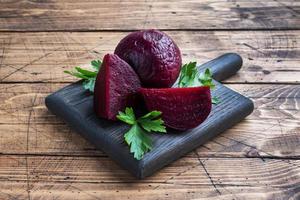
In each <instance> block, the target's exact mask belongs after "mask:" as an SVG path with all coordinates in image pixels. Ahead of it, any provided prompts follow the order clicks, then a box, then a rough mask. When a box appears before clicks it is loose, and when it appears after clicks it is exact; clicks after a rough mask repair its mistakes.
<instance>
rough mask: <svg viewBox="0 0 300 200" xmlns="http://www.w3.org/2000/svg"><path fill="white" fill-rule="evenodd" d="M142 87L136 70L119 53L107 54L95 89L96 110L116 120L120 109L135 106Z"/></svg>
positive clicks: (101, 115) (105, 116) (99, 113)
mask: <svg viewBox="0 0 300 200" xmlns="http://www.w3.org/2000/svg"><path fill="white" fill-rule="evenodd" d="M140 87H141V83H140V80H139V78H138V76H137V74H136V73H135V72H134V70H133V69H132V68H131V67H130V66H129V65H128V64H127V63H126V62H125V61H123V60H122V59H120V58H119V57H118V56H117V55H114V54H106V55H105V56H104V58H103V63H102V66H101V68H100V71H99V73H98V75H97V79H96V83H95V89H94V110H95V112H96V114H97V115H98V116H99V117H103V118H106V119H111V120H116V115H117V114H118V111H122V110H124V109H125V107H126V106H133V105H134V104H135V100H136V93H137V91H138V89H139V88H140Z"/></svg>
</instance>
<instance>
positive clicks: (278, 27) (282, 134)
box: [0, 0, 300, 200]
mask: <svg viewBox="0 0 300 200" xmlns="http://www.w3.org/2000/svg"><path fill="white" fill-rule="evenodd" d="M0 2H1V3H0V31H1V32H0V80H1V81H0V82H1V83H0V91H1V93H0V199H1V200H2V199H31V200H32V199H34V200H35V199H43V200H48V199H49V200H54V199H72V200H73V199H82V200H83V199H84V200H87V199H101V200H103V199H104V200H106V199H107V200H111V199H151V200H152V199H153V200H154V199H253V200H257V199H300V190H299V189H300V188H299V186H300V122H299V120H300V112H299V110H300V85H299V81H300V1H298V0H294V1H293V0H284V1H283V0H266V1H260V0H255V1H254V0H227V1H225V0H213V1H208V0H201V1H200V0H189V1H177V0H168V1H147V0H145V1H139V0H135V1H115V0H113V1H92V0H88V1H86V0H85V1H82V0H81V1H79V0H61V1H58V0H49V1H37V0H22V1H16V0H1V1H0ZM145 28H157V29H161V30H164V31H166V32H167V33H168V34H169V35H170V36H171V37H173V38H174V40H175V41H176V42H177V43H178V45H179V47H180V48H181V50H182V53H183V60H184V62H188V61H194V60H197V61H198V62H199V63H203V62H205V61H207V60H210V59H212V58H214V57H216V56H218V55H220V54H222V53H226V52H237V53H239V54H240V55H242V57H243V58H244V65H243V68H242V70H241V71H240V72H239V73H238V74H237V75H236V76H234V77H232V78H231V79H229V80H226V81H224V84H226V85H227V86H228V87H230V88H233V89H234V90H237V91H239V92H240V93H242V94H244V95H246V96H248V97H250V98H251V99H252V100H253V101H254V102H255V111H254V113H253V114H252V115H251V116H249V117H248V118H247V119H246V120H244V121H243V122H242V123H240V124H238V125H237V126H235V127H233V128H232V129H230V130H228V131H227V132H225V133H224V134H222V135H221V136H219V137H217V138H215V139H214V140H213V141H211V142H208V143H207V144H205V145H204V146H202V147H200V148H198V149H196V150H195V151H193V152H191V153H189V154H188V155H187V156H185V157H183V158H181V159H180V160H178V161H176V162H174V163H173V164H171V165H170V166H168V167H166V168H164V169H163V170H161V171H159V172H158V173H156V174H155V175H153V176H151V177H149V178H147V179H145V180H142V181H140V180H136V179H135V178H133V177H132V176H131V175H130V174H128V172H127V171H125V170H123V169H121V168H120V167H119V166H118V165H116V164H115V163H114V162H112V161H111V160H110V159H109V158H108V157H107V156H106V155H105V154H104V153H102V152H101V151H98V150H96V149H95V148H94V147H93V146H92V145H90V144H89V143H88V142H86V141H85V140H84V139H82V138H81V137H80V136H78V135H77V134H76V133H75V132H74V131H72V130H70V127H68V126H67V125H66V124H65V123H64V122H63V121H62V120H60V119H58V118H57V117H55V116H54V115H53V114H51V113H50V112H49V111H48V110H47V109H46V107H45V104H44V98H45V96H46V95H48V94H49V93H51V92H54V91H55V90H57V89H59V88H61V87H63V86H65V85H67V84H69V83H71V82H74V81H75V79H73V78H72V77H70V76H68V75H66V74H64V73H63V71H64V70H66V69H71V68H73V67H74V66H76V65H81V64H85V63H88V62H89V61H91V60H92V59H96V58H98V59H101V58H102V57H103V55H104V54H106V53H107V52H113V50H114V47H115V46H116V44H117V43H118V41H119V40H120V39H121V38H122V37H124V36H125V35H126V34H128V32H130V31H132V30H138V29H145Z"/></svg>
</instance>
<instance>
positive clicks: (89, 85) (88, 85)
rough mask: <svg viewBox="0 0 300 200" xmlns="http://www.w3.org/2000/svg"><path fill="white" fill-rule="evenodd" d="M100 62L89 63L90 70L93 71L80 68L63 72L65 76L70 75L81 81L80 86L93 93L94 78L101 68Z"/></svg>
mask: <svg viewBox="0 0 300 200" xmlns="http://www.w3.org/2000/svg"><path fill="white" fill-rule="evenodd" d="M101 64H102V62H101V61H100V60H93V61H91V65H92V68H93V69H94V70H95V71H90V70H87V69H83V68H80V67H75V68H74V70H73V71H64V72H65V73H66V74H70V75H72V76H75V77H77V78H81V79H83V80H84V81H83V83H82V86H83V88H84V89H86V90H89V91H90V92H94V87H95V82H96V77H97V74H98V72H99V69H100V67H101Z"/></svg>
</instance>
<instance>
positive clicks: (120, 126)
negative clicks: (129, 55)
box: [46, 53, 253, 179]
mask: <svg viewBox="0 0 300 200" xmlns="http://www.w3.org/2000/svg"><path fill="white" fill-rule="evenodd" d="M241 66H242V59H241V57H240V56H239V55H237V54H234V53H228V54H224V55H222V56H220V57H218V58H216V59H214V60H212V61H209V62H207V63H205V64H203V65H201V66H199V67H198V70H199V71H203V70H204V69H205V68H210V69H211V71H212V73H213V77H214V79H215V84H216V89H215V90H213V92H212V94H213V96H217V97H219V99H220V100H221V103H219V104H217V105H213V108H212V111H211V113H210V115H209V117H208V118H207V119H206V120H205V122H203V123H202V124H201V125H199V126H198V127H196V128H194V129H190V130H188V131H184V132H179V131H175V130H171V129H168V130H167V134H155V133H153V134H150V135H151V138H152V140H153V145H154V146H153V150H152V151H150V152H148V153H147V154H145V156H144V158H143V159H142V160H139V161H138V160H135V159H134V158H133V155H132V154H131V153H130V152H129V148H128V146H127V145H126V144H125V143H124V139H123V135H124V133H125V132H126V131H127V130H128V129H129V126H128V125H126V124H124V123H122V122H118V121H116V122H114V121H108V120H105V119H101V118H98V117H97V116H96V115H95V113H94V111H93V96H92V94H91V93H89V92H88V91H86V90H84V89H83V87H82V85H81V82H80V81H79V82H77V83H74V84H71V85H68V86H66V87H64V88H62V89H60V90H58V91H57V92H54V93H53V94H50V95H49V96H48V97H47V98H46V106H47V107H48V109H49V110H50V111H51V112H53V113H54V114H55V115H57V116H59V117H61V118H62V119H63V120H64V121H65V122H66V123H67V124H69V125H70V126H71V127H72V128H73V129H74V130H75V131H76V132H78V133H79V134H81V135H82V136H83V137H85V138H86V139H87V140H88V141H90V143H91V144H93V145H95V146H96V147H97V148H99V149H101V150H102V151H104V152H105V153H106V154H107V155H108V156H109V157H110V158H111V159H112V160H114V161H115V162H117V163H118V164H119V165H120V166H122V167H123V168H125V169H127V170H128V171H130V172H131V173H132V174H133V175H134V176H136V177H137V178H140V179H142V178H144V177H147V176H150V175H151V174H153V173H154V172H156V171H157V170H159V169H161V168H162V167H164V166H166V165H168V164H169V163H171V162H173V161H175V160H177V159H178V158H180V157H182V156H184V155H185V154H186V153H188V152H190V151H192V150H193V149H195V148H197V147H199V146H200V145H202V144H203V143H205V142H206V141H208V140H210V139H211V138H213V137H215V136H217V135H218V134H220V133H222V132H224V131H225V130H226V129H228V128H230V127H232V126H233V125H235V124H236V123H238V122H240V121H241V120H243V119H244V118H245V117H246V116H247V115H249V114H250V113H251V112H252V111H253V103H252V101H251V100H250V99H248V98H246V97H244V96H243V95H241V94H239V93H237V92H235V91H233V90H231V89H229V88H227V87H225V86H223V85H222V84H220V83H219V82H217V81H222V80H224V79H226V78H229V77H230V76H231V75H233V74H235V73H236V72H237V71H238V70H239V69H240V68H241ZM221 164H222V163H220V165H221Z"/></svg>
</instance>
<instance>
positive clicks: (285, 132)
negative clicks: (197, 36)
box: [0, 83, 300, 158]
mask: <svg viewBox="0 0 300 200" xmlns="http://www.w3.org/2000/svg"><path fill="white" fill-rule="evenodd" d="M64 85H65V83H64V84H55V83H40V84H0V102H2V103H0V134H1V135H2V137H1V140H0V152H1V153H2V154H37V155H43V154H46V155H74V156H105V154H103V153H102V152H101V151H97V150H96V149H95V148H94V147H93V146H92V145H90V144H89V143H88V142H87V141H85V140H84V139H83V138H81V137H80V136H79V135H77V134H76V133H75V131H73V130H71V129H70V127H68V126H67V125H65V124H64V123H63V121H62V120H61V119H59V118H57V117H56V116H54V115H53V114H51V113H50V112H49V111H48V110H47V109H46V107H45V105H44V98H45V97H46V96H47V95H48V94H49V93H51V92H54V91H56V90H57V89H59V88H61V87H63V86H64ZM229 86H230V87H231V88H233V89H234V90H236V91H238V92H240V93H242V94H244V95H246V96H248V97H250V98H251V99H252V100H253V101H254V103H255V111H254V113H253V114H252V115H250V116H249V117H248V118H247V119H246V120H244V121H243V122H241V123H240V124H238V125H237V126H234V127H233V128H232V129H230V130H228V131H227V132H225V133H224V134H222V135H221V136H220V137H217V138H215V139H214V140H213V141H211V142H208V143H207V144H205V146H204V147H201V148H198V150H197V152H198V153H199V154H200V155H201V156H205V157H260V156H263V157H274V156H278V157H298V158H299V156H300V149H299V148H298V147H299V145H300V134H299V133H300V131H299V130H300V126H299V123H298V122H299V119H300V112H299V103H300V94H299V91H300V86H298V85H272V84H266V85H259V84H231V85H229Z"/></svg>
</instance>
